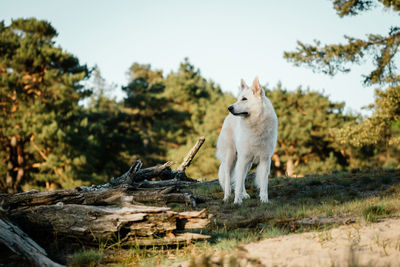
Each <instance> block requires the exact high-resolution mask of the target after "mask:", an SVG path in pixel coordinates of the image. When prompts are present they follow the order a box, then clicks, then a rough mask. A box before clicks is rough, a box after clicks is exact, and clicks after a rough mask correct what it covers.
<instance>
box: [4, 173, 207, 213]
mask: <svg viewBox="0 0 400 267" xmlns="http://www.w3.org/2000/svg"><path fill="white" fill-rule="evenodd" d="M189 183H191V182H186V181H178V180H166V181H158V182H145V183H142V184H139V185H136V186H129V185H123V186H119V187H116V188H101V189H96V190H91V188H85V189H82V188H79V187H78V188H74V189H66V190H55V191H45V192H38V191H29V192H24V193H18V194H13V195H8V194H2V195H0V205H1V207H2V208H3V209H6V210H10V211H12V210H15V209H25V208H31V207H35V206H40V205H54V204H57V203H63V204H84V205H117V206H126V205H131V204H134V203H158V204H167V203H185V204H187V205H191V206H192V207H196V205H197V203H204V202H206V201H209V200H210V198H207V197H202V196H196V195H193V194H192V193H190V192H189V191H188V192H181V188H184V187H185V186H187V185H188V184H189ZM88 190H89V191H88Z"/></svg>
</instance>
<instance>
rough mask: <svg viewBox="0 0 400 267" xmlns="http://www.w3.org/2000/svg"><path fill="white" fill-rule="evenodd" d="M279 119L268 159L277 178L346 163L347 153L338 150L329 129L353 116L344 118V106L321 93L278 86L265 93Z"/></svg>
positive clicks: (312, 171)
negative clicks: (274, 144)
mask: <svg viewBox="0 0 400 267" xmlns="http://www.w3.org/2000/svg"><path fill="white" fill-rule="evenodd" d="M266 95H267V97H268V98H269V99H270V100H271V102H272V103H273V105H274V108H275V112H276V114H277V116H278V119H279V126H278V127H279V128H278V144H277V148H276V150H275V154H274V156H273V157H272V161H273V170H274V172H276V174H277V176H280V175H282V174H284V173H287V174H288V175H301V174H305V173H317V172H327V171H328V170H332V169H341V168H343V167H345V166H347V165H348V164H349V162H348V161H349V158H348V157H349V152H347V151H345V150H344V149H343V147H340V146H339V145H338V144H337V142H336V140H335V138H334V136H333V135H332V133H331V129H334V128H339V127H342V126H343V125H344V124H345V123H346V122H348V121H353V122H354V121H355V117H354V116H351V115H344V114H343V108H344V103H334V102H331V101H330V100H329V99H328V97H326V96H324V95H322V94H321V93H318V92H314V91H310V90H302V89H301V87H299V88H298V89H297V90H296V91H294V92H292V91H287V90H286V89H283V88H282V85H281V84H280V83H279V84H278V85H277V86H276V88H274V89H272V90H268V89H267V90H266Z"/></svg>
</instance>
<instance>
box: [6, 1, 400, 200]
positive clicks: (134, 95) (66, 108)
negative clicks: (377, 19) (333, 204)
mask: <svg viewBox="0 0 400 267" xmlns="http://www.w3.org/2000/svg"><path fill="white" fill-rule="evenodd" d="M343 2H344V3H346V1H334V7H335V9H336V10H337V12H338V14H339V15H340V16H348V15H356V14H357V12H362V11H365V10H367V9H369V8H371V7H372V6H371V4H370V3H372V2H371V1H355V2H357V3H364V4H360V5H356V4H354V3H353V5H347V6H346V5H343ZM349 2H352V1H349ZM353 2H354V1H353ZM379 2H382V4H383V5H385V6H386V8H392V9H393V10H395V11H398V10H399V4H396V3H392V2H390V3H389V2H387V1H379ZM57 34H58V33H57V31H56V29H55V28H54V27H53V26H52V25H51V23H50V22H48V21H44V20H38V19H35V18H25V19H14V20H13V21H12V22H11V23H10V24H6V22H5V21H2V22H1V23H0V190H1V191H3V192H10V193H12V192H17V191H21V190H29V189H32V188H38V189H56V188H70V187H74V186H79V185H91V184H100V183H105V182H107V181H109V180H110V179H111V178H112V177H116V176H119V175H120V174H122V173H123V172H124V171H126V170H127V168H128V167H129V165H130V164H131V163H132V162H133V161H134V160H136V159H139V158H140V159H141V160H142V161H143V162H144V164H145V166H151V165H154V164H157V163H163V162H165V161H167V160H173V161H176V162H180V161H181V160H182V158H183V157H184V155H185V154H186V152H187V151H188V150H189V149H190V147H191V146H192V145H193V144H194V143H195V141H196V140H197V138H198V137H199V136H201V135H204V136H206V143H205V144H204V146H203V147H202V149H201V150H200V152H199V155H198V156H196V159H195V160H194V162H193V163H192V165H191V167H190V169H189V170H188V175H189V176H191V177H194V178H198V179H213V178H216V176H217V169H218V161H217V160H216V158H215V156H214V154H215V146H216V140H217V137H218V134H219V131H220V128H221V126H222V122H223V120H224V118H225V116H226V115H227V106H228V105H230V104H231V103H233V102H234V101H235V98H234V96H233V95H232V94H231V93H228V92H223V91H222V90H221V88H220V86H219V85H218V83H217V82H215V81H212V80H210V79H206V78H205V77H203V76H202V73H201V71H200V70H199V69H198V68H197V67H196V66H194V65H193V64H192V63H191V62H190V60H189V59H188V58H185V59H183V61H182V62H181V63H180V66H179V67H178V69H176V70H173V71H171V72H169V73H165V72H164V71H163V70H161V69H156V68H152V66H151V65H149V64H142V63H135V62H134V63H132V65H131V67H130V68H129V69H128V70H127V73H128V76H129V79H128V82H127V83H126V84H124V85H123V86H122V87H121V89H122V91H123V92H124V97H123V98H122V99H120V100H117V99H116V98H115V97H112V94H111V93H110V92H111V91H112V90H114V89H115V86H114V85H111V84H108V83H107V82H106V80H105V79H104V78H103V77H102V74H101V71H100V69H99V68H98V67H97V66H91V67H88V66H87V65H84V64H82V63H80V61H79V59H78V58H77V57H76V56H74V55H73V54H71V53H68V52H66V51H65V50H63V48H61V47H60V46H56V45H55V38H56V37H57ZM399 44H400V28H398V27H395V26H394V27H392V28H390V29H389V33H388V35H387V36H381V35H373V34H371V35H369V36H367V38H364V39H356V38H351V37H346V43H344V44H334V45H322V46H321V44H320V43H319V42H318V41H316V42H315V44H313V45H308V44H304V43H302V42H300V41H299V42H298V46H297V48H296V49H297V50H296V51H295V52H287V53H285V55H284V57H285V58H286V59H287V60H288V61H289V62H293V63H294V64H295V65H303V64H304V65H307V66H309V67H311V68H313V69H314V70H316V71H321V72H323V73H326V74H328V75H334V74H336V73H337V72H347V71H349V69H348V68H347V65H346V64H347V63H349V62H350V63H360V62H362V60H365V59H372V60H371V61H372V63H373V65H374V67H375V68H374V69H373V71H372V72H371V73H369V74H367V75H366V76H365V80H364V83H365V84H369V85H376V86H379V88H378V89H376V94H375V103H374V104H371V105H370V109H371V115H370V116H368V117H365V116H362V115H361V114H357V113H356V112H348V111H346V112H345V109H344V107H345V103H343V102H341V103H339V102H333V101H331V100H330V99H329V97H328V96H326V95H324V94H323V93H320V92H317V91H313V90H311V89H309V88H301V87H298V88H297V89H295V90H293V88H292V90H287V89H286V88H285V87H284V85H282V84H281V83H278V84H276V85H275V86H269V85H264V86H263V87H264V90H265V92H266V95H267V96H268V97H269V98H270V99H271V101H272V103H273V105H274V107H275V110H276V113H277V115H278V118H279V139H278V144H277V148H276V151H275V154H274V156H273V163H272V165H273V166H272V176H273V177H280V176H285V175H289V176H303V175H306V174H310V173H327V172H332V171H344V170H351V169H365V168H398V167H399V166H400V153H399V152H400V151H399V150H400V146H399V139H400V120H399V114H400V104H399V103H400V101H399V99H400V89H399V81H400V76H399V75H398V74H397V73H396V67H395V63H396V60H398V53H397V51H398V46H399ZM249 82H250V81H249Z"/></svg>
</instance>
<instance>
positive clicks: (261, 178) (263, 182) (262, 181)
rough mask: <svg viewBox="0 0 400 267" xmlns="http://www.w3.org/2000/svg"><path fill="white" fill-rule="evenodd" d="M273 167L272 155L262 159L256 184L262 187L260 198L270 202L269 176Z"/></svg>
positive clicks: (257, 171) (262, 200) (264, 201)
mask: <svg viewBox="0 0 400 267" xmlns="http://www.w3.org/2000/svg"><path fill="white" fill-rule="evenodd" d="M270 168H271V157H268V158H266V159H263V160H260V163H259V164H258V166H257V170H256V184H257V186H258V188H259V189H260V200H261V202H263V203H266V202H268V176H269V172H270Z"/></svg>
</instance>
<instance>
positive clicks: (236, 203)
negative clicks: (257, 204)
mask: <svg viewBox="0 0 400 267" xmlns="http://www.w3.org/2000/svg"><path fill="white" fill-rule="evenodd" d="M242 202H243V201H242V199H241V198H236V197H235V201H233V204H235V205H241V204H242Z"/></svg>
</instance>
